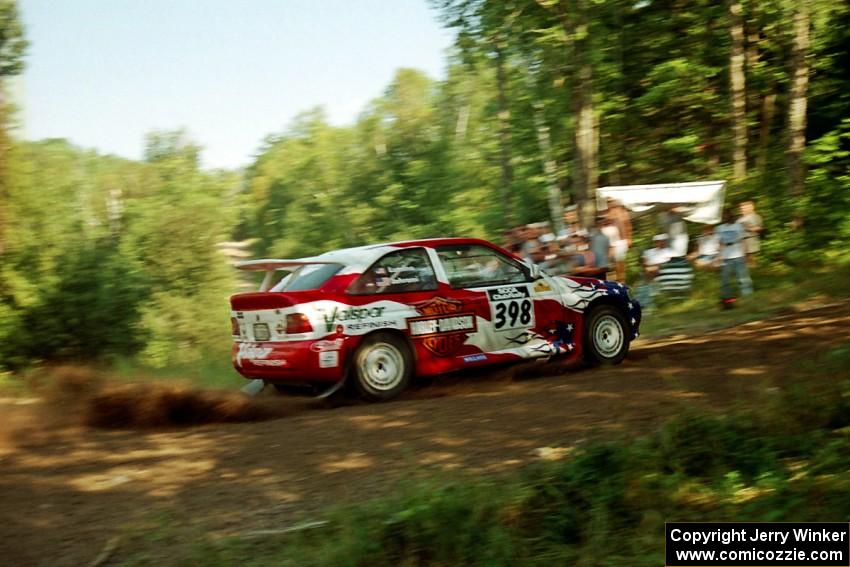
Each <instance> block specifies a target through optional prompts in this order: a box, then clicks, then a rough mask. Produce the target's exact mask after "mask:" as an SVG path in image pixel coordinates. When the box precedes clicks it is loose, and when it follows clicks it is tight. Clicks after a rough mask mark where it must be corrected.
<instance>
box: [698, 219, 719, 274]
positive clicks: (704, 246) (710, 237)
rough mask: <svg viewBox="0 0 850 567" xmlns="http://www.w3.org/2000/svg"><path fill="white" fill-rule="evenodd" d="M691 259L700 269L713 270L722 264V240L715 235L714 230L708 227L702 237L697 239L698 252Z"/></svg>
mask: <svg viewBox="0 0 850 567" xmlns="http://www.w3.org/2000/svg"><path fill="white" fill-rule="evenodd" d="M691 259H692V260H693V262H694V264H695V265H696V266H697V267H698V268H707V269H713V268H716V267H717V266H718V264H719V262H720V240H719V239H718V238H717V235H716V234H715V233H714V228H713V227H711V226H709V225H706V226H705V227H703V229H702V235H700V237H699V238H698V239H697V250H696V252H694V253H693V254H692V255H691Z"/></svg>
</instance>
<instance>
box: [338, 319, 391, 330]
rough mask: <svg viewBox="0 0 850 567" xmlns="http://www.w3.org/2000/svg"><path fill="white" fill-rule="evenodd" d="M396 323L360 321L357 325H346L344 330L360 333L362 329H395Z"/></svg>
mask: <svg viewBox="0 0 850 567" xmlns="http://www.w3.org/2000/svg"><path fill="white" fill-rule="evenodd" d="M397 325H398V323H397V322H396V321H362V322H359V323H347V324H346V325H345V328H346V329H348V330H349V331H362V330H364V329H387V328H395V327H396V326H397Z"/></svg>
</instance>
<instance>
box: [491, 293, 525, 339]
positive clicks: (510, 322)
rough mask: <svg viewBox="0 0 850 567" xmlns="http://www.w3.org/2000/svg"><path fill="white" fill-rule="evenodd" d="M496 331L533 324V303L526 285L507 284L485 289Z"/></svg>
mask: <svg viewBox="0 0 850 567" xmlns="http://www.w3.org/2000/svg"><path fill="white" fill-rule="evenodd" d="M487 295H488V297H489V299H490V305H491V308H492V311H493V327H494V328H495V329H496V330H497V331H501V330H508V329H518V328H524V329H527V328H528V327H533V326H534V305H533V304H532V302H531V297H530V294H529V293H528V287H524V286H509V287H500V288H496V289H490V290H487Z"/></svg>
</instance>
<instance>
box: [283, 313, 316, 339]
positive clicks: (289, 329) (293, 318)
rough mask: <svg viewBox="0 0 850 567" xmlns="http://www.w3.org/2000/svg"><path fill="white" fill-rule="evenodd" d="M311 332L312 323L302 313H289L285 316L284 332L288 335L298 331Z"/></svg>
mask: <svg viewBox="0 0 850 567" xmlns="http://www.w3.org/2000/svg"><path fill="white" fill-rule="evenodd" d="M311 332H313V325H311V324H310V320H309V319H308V318H307V316H306V315H304V314H303V313H290V314H289V315H287V316H286V333H287V334H288V335H297V334H299V333H311Z"/></svg>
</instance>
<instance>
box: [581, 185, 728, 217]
mask: <svg viewBox="0 0 850 567" xmlns="http://www.w3.org/2000/svg"><path fill="white" fill-rule="evenodd" d="M596 191H597V195H598V196H599V197H601V198H609V197H610V198H612V199H616V200H617V201H619V202H621V203H622V204H623V205H624V206H625V207H626V208H627V209H629V210H630V211H633V212H635V213H644V212H648V211H651V210H652V209H655V208H657V207H658V205H673V206H676V207H678V208H679V209H680V210H681V211H682V218H684V219H685V220H688V221H691V222H699V223H703V224H717V223H719V222H720V217H721V214H722V212H723V199H724V196H725V193H726V182H725V181H696V182H693V183H660V184H657V185H621V186H617V187H600V188H599V189H597V190H596Z"/></svg>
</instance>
